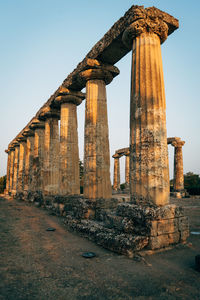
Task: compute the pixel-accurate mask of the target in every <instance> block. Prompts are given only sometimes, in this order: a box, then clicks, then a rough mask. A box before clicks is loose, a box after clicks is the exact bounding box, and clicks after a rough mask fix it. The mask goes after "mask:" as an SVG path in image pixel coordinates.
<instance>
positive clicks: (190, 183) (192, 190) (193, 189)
mask: <svg viewBox="0 0 200 300" xmlns="http://www.w3.org/2000/svg"><path fill="white" fill-rule="evenodd" d="M184 187H185V189H186V190H187V191H188V193H189V194H190V195H200V176H199V175H198V174H194V173H192V172H188V173H186V174H185V175H184Z"/></svg>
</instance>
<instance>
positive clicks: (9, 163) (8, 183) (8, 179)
mask: <svg viewBox="0 0 200 300" xmlns="http://www.w3.org/2000/svg"><path fill="white" fill-rule="evenodd" d="M5 152H6V153H7V154H8V158H7V173H6V174H7V179H6V189H5V190H4V193H5V194H8V192H9V187H10V168H11V150H10V149H8V150H5Z"/></svg>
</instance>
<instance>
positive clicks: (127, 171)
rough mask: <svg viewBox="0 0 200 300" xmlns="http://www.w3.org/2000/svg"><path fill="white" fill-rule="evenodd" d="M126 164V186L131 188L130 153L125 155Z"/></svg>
mask: <svg viewBox="0 0 200 300" xmlns="http://www.w3.org/2000/svg"><path fill="white" fill-rule="evenodd" d="M125 156H126V162H125V184H126V187H129V183H130V179H129V177H130V176H129V175H130V152H128V153H125Z"/></svg>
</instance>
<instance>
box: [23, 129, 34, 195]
mask: <svg viewBox="0 0 200 300" xmlns="http://www.w3.org/2000/svg"><path fill="white" fill-rule="evenodd" d="M23 135H24V136H25V137H26V157H25V172H24V173H25V174H24V190H25V191H26V192H28V191H29V190H33V188H32V179H33V178H32V177H33V156H34V132H33V131H32V130H30V129H26V130H25V131H24V132H23Z"/></svg>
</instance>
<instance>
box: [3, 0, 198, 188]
mask: <svg viewBox="0 0 200 300" xmlns="http://www.w3.org/2000/svg"><path fill="white" fill-rule="evenodd" d="M133 4H137V5H144V6H145V7H149V6H156V7H158V8H160V9H162V10H164V11H166V12H168V13H170V14H172V15H173V16H174V17H176V18H178V19H179V21H180V29H179V30H177V31H175V32H174V33H173V34H172V35H171V36H170V37H169V38H168V40H167V41H166V42H165V43H164V44H163V45H162V56H163V66H164V78H165V90H166V103H167V133H168V136H178V137H181V138H182V139H183V140H185V141H186V144H185V146H184V147H183V155H184V172H185V173H186V172H188V171H192V172H195V173H198V174H200V158H199V153H200V138H199V135H200V133H199V129H200V121H199V116H200V101H199V85H200V63H199V61H200V60H199V55H200V38H199V36H200V35H199V28H200V17H199V11H200V1H199V0H190V1H186V0H167V1H154V0H152V1H151V0H149V1H131V0H123V1H122V0H109V1H108V0H101V1H99V0H73V1H66V0H34V1H32V0H0V39H1V46H0V62H1V73H0V74H1V75H0V76H1V78H0V90H1V98H0V99H1V118H0V128H1V131H0V134H1V135H0V140H1V143H0V176H2V175H4V174H5V173H6V163H7V154H5V153H4V150H5V149H7V146H8V144H9V142H10V141H11V140H12V139H13V138H14V137H15V136H16V134H17V133H18V132H19V131H20V130H21V129H22V128H23V127H24V126H25V125H26V124H27V123H28V121H29V120H30V119H31V118H32V117H33V116H34V114H35V113H36V112H37V110H38V109H39V108H40V107H41V106H42V105H43V104H44V102H45V101H46V100H47V99H48V98H49V96H50V95H51V94H52V93H53V92H54V91H55V90H56V89H57V88H58V86H59V85H60V84H61V83H62V81H63V80H64V79H65V78H66V77H67V75H68V74H69V73H70V72H71V71H72V70H73V69H74V68H75V67H76V65H77V64H78V63H79V62H80V61H81V60H82V59H83V58H84V56H85V55H86V54H87V53H88V52H89V50H90V49H91V48H92V46H93V45H94V44H95V43H96V42H97V41H98V40H99V39H100V38H101V37H102V36H103V35H104V34H105V33H106V31H107V30H108V29H109V28H110V27H111V26H112V25H113V24H114V22H116V21H117V20H118V19H119V18H120V17H121V16H123V14H124V13H125V12H126V11H127V10H128V9H129V8H130V7H131V5H133ZM130 66H131V57H130V54H128V55H127V56H126V57H125V58H123V59H122V60H121V61H120V62H119V63H118V64H117V67H118V68H119V69H120V72H121V73H120V75H119V76H118V77H117V78H115V79H114V81H113V82H112V83H111V84H110V85H109V86H107V96H108V118H109V134H110V150H111V155H112V154H113V153H114V152H115V150H116V149H119V148H121V147H126V146H128V145H129V101H130V96H129V95H130ZM78 125H79V152H80V157H81V158H82V157H83V136H84V134H83V133H84V103H83V104H82V105H81V106H80V107H79V108H78ZM169 158H170V175H171V177H172V175H173V148H172V147H169ZM121 172H122V179H121V181H122V182H123V173H124V160H123V159H122V161H121ZM112 176H113V159H111V177H112Z"/></svg>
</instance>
